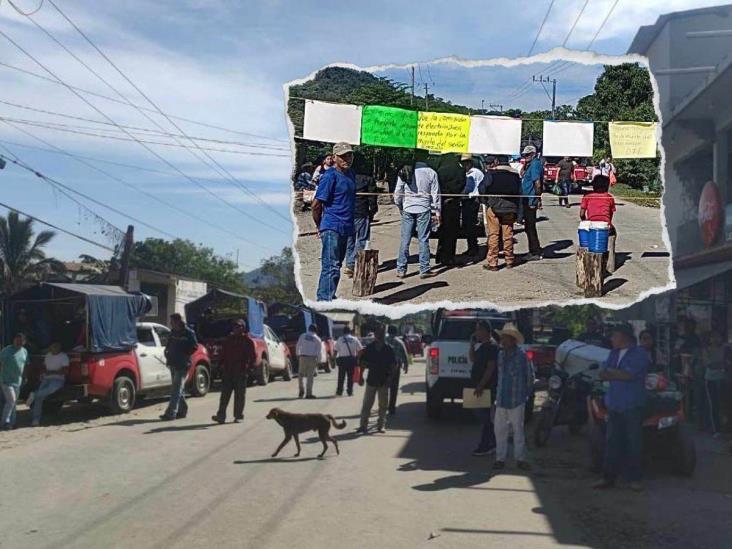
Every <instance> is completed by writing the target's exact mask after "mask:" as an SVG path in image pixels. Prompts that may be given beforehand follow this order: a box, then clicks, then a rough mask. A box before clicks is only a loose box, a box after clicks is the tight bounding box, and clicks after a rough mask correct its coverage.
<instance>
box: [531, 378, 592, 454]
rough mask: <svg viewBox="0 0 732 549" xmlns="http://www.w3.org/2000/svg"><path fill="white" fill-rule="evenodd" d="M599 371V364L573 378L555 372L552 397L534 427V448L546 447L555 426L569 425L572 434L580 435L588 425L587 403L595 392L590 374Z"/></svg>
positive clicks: (550, 380) (552, 379)
mask: <svg viewBox="0 0 732 549" xmlns="http://www.w3.org/2000/svg"><path fill="white" fill-rule="evenodd" d="M599 367H600V366H599V364H592V365H591V366H590V367H589V368H587V369H586V370H583V371H581V372H577V373H576V374H573V375H569V374H568V373H567V372H565V371H564V370H561V369H559V368H555V369H554V370H552V375H551V376H550V377H549V380H548V388H549V396H548V398H547V399H546V401H544V403H543V405H542V408H541V413H540V415H539V419H538V421H537V422H536V427H534V444H536V446H537V447H542V446H546V444H547V443H548V442H549V437H550V436H551V433H552V429H553V428H554V427H555V426H559V425H567V426H568V427H569V432H570V433H571V434H573V435H576V434H579V432H580V431H581V430H582V427H583V426H584V425H585V424H586V423H587V419H588V413H587V405H586V402H587V396H588V395H589V394H590V391H591V389H592V384H591V380H592V378H591V376H588V375H587V372H589V371H592V370H597V369H598V368H599Z"/></svg>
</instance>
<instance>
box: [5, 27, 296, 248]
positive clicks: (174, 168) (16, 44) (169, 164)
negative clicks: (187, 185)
mask: <svg viewBox="0 0 732 549" xmlns="http://www.w3.org/2000/svg"><path fill="white" fill-rule="evenodd" d="M0 36H3V37H4V38H5V39H6V40H8V41H9V42H10V43H11V44H13V45H14V46H15V47H16V48H17V49H19V50H20V51H21V52H22V53H23V54H25V55H26V56H27V57H28V58H30V59H31V60H32V61H33V62H34V63H36V64H37V65H38V66H39V67H41V68H42V69H43V70H44V71H46V72H47V73H48V74H50V75H51V76H52V77H54V78H55V79H56V80H58V82H59V83H61V84H63V85H64V87H66V88H67V89H68V90H69V91H71V92H72V93H73V94H74V95H76V96H77V97H78V98H79V99H81V100H82V101H83V102H84V103H85V104H86V105H88V106H89V107H91V108H92V109H93V110H94V111H96V112H97V113H98V114H100V115H102V116H103V117H104V118H105V119H107V120H108V121H109V122H112V123H113V124H115V125H116V122H115V121H114V120H112V119H111V118H110V117H109V116H107V114H106V113H104V111H102V110H100V109H99V108H97V106H96V105H94V104H93V103H91V102H90V101H89V100H88V99H86V98H85V97H84V96H83V95H81V94H80V93H79V92H77V91H76V90H74V89H73V88H72V87H71V86H69V85H68V84H67V83H66V82H65V81H64V80H62V79H61V78H59V77H58V76H57V75H56V74H55V73H54V72H53V71H52V70H51V69H49V68H48V67H46V66H45V65H44V64H43V63H41V62H40V61H39V60H38V59H36V58H35V57H34V56H33V55H32V54H31V53H29V52H28V51H27V50H26V49H24V48H23V47H22V46H21V45H20V44H18V43H17V42H15V40H13V39H12V38H11V37H10V36H8V35H7V33H5V32H4V31H3V30H2V29H0ZM120 129H122V128H120ZM123 131H124V130H123ZM126 133H127V134H128V135H129V136H130V137H132V138H133V139H135V140H136V141H137V142H138V143H139V144H140V145H141V146H142V147H143V148H144V149H145V150H147V151H148V152H149V153H150V154H152V155H153V156H155V157H156V158H158V159H159V160H160V161H161V162H163V163H164V164H166V165H167V166H168V167H169V168H172V169H173V170H175V171H176V172H178V174H180V175H181V176H183V177H184V178H185V179H187V180H189V181H190V182H192V183H193V184H194V185H197V186H198V187H200V188H202V189H203V190H204V191H205V192H207V193H208V194H210V195H211V196H213V197H215V198H216V199H217V200H220V201H221V202H223V203H224V204H226V205H227V206H228V207H230V208H231V209H233V210H234V211H237V212H239V213H240V214H242V215H244V216H245V217H248V218H250V219H252V220H253V221H256V222H257V223H260V224H262V225H265V226H267V227H269V228H271V229H273V230H275V231H278V232H282V233H285V234H287V233H286V231H283V230H282V229H281V228H279V227H276V226H274V225H270V224H269V223H266V222H264V221H261V220H259V219H257V218H256V217H254V216H252V215H251V214H250V213H249V212H247V211H245V210H243V209H241V208H239V207H237V206H236V205H234V204H232V203H231V202H229V201H228V200H226V199H224V198H222V197H220V196H219V195H218V194H216V193H214V192H213V191H211V190H210V189H209V188H208V187H206V186H205V185H203V184H202V183H201V182H200V181H198V180H196V179H194V178H192V177H190V176H189V175H187V174H185V173H183V172H182V171H181V170H180V169H179V168H177V167H176V166H175V165H173V164H171V163H170V162H169V161H168V160H167V159H165V158H164V157H162V156H161V155H160V154H158V153H157V152H156V151H154V150H153V149H151V148H150V147H149V146H147V145H146V144H144V143H142V142H140V140H138V139H136V138H135V137H134V136H133V135H132V134H130V133H129V132H126Z"/></svg>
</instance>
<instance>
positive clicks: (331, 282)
mask: <svg viewBox="0 0 732 549" xmlns="http://www.w3.org/2000/svg"><path fill="white" fill-rule="evenodd" d="M333 156H334V157H335V169H330V170H328V171H326V172H325V173H324V174H323V175H322V176H321V178H320V182H319V183H318V190H317V191H316V193H315V199H314V200H313V221H315V225H316V226H317V227H318V231H319V235H320V241H321V243H322V245H323V251H322V254H321V256H320V280H319V282H318V292H317V296H316V297H317V300H318V301H331V300H333V299H335V297H336V291H337V290H338V282H339V281H340V279H341V267H342V265H343V260H344V259H345V257H346V249H347V248H348V239H349V238H350V237H351V236H353V233H354V221H353V218H354V209H355V204H356V175H355V174H354V172H353V170H352V169H351V165H352V164H353V149H352V148H351V145H349V144H348V143H336V144H335V145H334V146H333Z"/></svg>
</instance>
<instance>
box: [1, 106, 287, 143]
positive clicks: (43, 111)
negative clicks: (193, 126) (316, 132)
mask: <svg viewBox="0 0 732 549" xmlns="http://www.w3.org/2000/svg"><path fill="white" fill-rule="evenodd" d="M0 104H3V105H8V106H10V107H15V108H17V109H24V110H27V111H32V112H37V113H41V114H50V115H51V116H59V117H62V118H68V119H70V120H80V121H82V122H91V123H93V124H101V125H106V126H112V125H113V124H110V123H109V122H104V121H103V120H94V119H93V118H86V117H83V116H76V115H71V114H66V113H61V112H56V111H49V110H46V109H39V108H36V107H30V106H28V105H21V104H19V103H13V102H11V101H5V100H2V99H0ZM49 123H50V122H49ZM120 126H121V127H123V128H125V129H128V130H132V131H140V132H147V133H152V134H153V135H160V136H164V137H183V136H182V135H179V134H174V133H170V132H167V131H163V130H153V129H151V128H143V127H140V126H130V125H125V124H120ZM72 127H73V126H72ZM77 127H81V128H84V127H83V126H77ZM86 129H91V128H88V127H86ZM93 129H94V130H95V131H99V130H100V129H99V128H93ZM192 139H195V140H196V141H206V142H210V143H219V144H222V145H235V146H239V147H256V148H260V149H266V150H275V151H289V150H290V148H289V147H287V146H285V145H267V144H265V143H245V142H243V141H229V140H226V139H212V138H210V137H199V136H192Z"/></svg>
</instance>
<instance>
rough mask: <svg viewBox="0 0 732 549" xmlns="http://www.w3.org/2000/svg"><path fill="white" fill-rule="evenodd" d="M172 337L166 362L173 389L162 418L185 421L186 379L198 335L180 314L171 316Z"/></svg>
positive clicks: (186, 408)
mask: <svg viewBox="0 0 732 549" xmlns="http://www.w3.org/2000/svg"><path fill="white" fill-rule="evenodd" d="M170 328H171V331H170V336H169V337H168V344H167V345H166V346H165V360H166V362H167V364H168V368H170V375H171V377H172V387H171V393H170V401H169V403H168V408H167V409H166V410H165V413H164V414H163V415H161V416H160V419H162V420H163V421H172V420H174V419H183V418H184V417H186V415H187V414H188V404H187V403H186V397H185V394H184V393H185V386H186V378H187V377H188V370H189V369H190V367H191V355H192V354H193V353H194V352H195V351H196V349H197V348H198V341H197V340H196V334H195V332H194V331H193V330H191V329H190V328H189V327H188V326H186V324H185V322H183V317H182V316H181V315H179V314H178V313H173V314H172V315H170Z"/></svg>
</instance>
